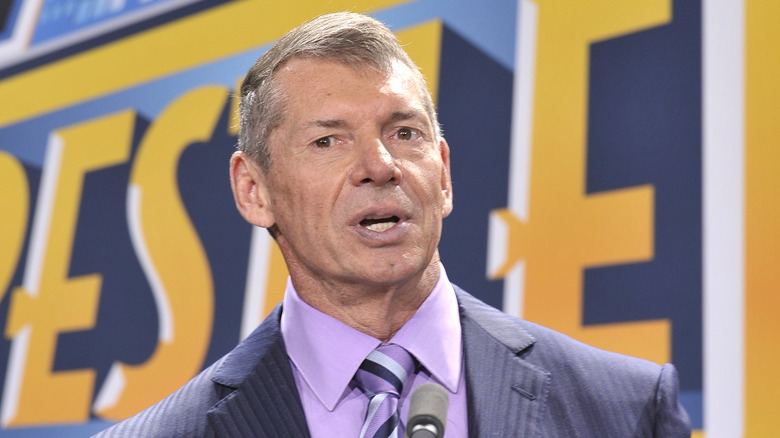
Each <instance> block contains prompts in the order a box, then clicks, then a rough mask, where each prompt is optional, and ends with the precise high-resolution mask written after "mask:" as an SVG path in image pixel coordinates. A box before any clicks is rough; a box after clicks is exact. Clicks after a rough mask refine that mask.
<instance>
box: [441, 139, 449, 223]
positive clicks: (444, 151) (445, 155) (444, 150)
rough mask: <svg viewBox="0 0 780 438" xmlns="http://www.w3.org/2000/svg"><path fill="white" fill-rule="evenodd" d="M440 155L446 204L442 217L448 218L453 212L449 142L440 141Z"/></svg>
mask: <svg viewBox="0 0 780 438" xmlns="http://www.w3.org/2000/svg"><path fill="white" fill-rule="evenodd" d="M439 153H440V154H441V160H442V162H443V166H442V168H441V195H442V198H443V199H444V203H443V204H442V207H441V213H442V215H441V216H442V217H447V216H449V215H450V213H451V212H452V178H451V177H450V146H449V145H448V144H447V140H445V139H443V138H442V139H441V140H439Z"/></svg>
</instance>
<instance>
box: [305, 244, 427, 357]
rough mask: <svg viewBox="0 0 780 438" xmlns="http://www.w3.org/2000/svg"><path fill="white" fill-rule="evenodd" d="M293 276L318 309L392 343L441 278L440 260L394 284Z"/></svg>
mask: <svg viewBox="0 0 780 438" xmlns="http://www.w3.org/2000/svg"><path fill="white" fill-rule="evenodd" d="M291 278H292V281H293V285H294V286H295V290H296V291H297V292H298V296H300V297H301V299H302V300H303V301H305V302H306V303H308V304H309V305H311V306H312V307H314V308H315V309H317V310H319V311H321V312H323V313H326V314H328V315H330V316H332V317H334V318H336V319H338V320H339V321H341V322H343V323H345V324H347V325H349V326H350V327H352V328H354V329H356V330H359V331H361V332H363V333H365V334H367V335H369V336H372V337H374V338H376V339H379V340H380V341H382V342H388V341H389V340H390V339H391V338H392V337H393V336H394V335H395V334H396V333H397V332H398V330H400V329H401V327H403V325H404V324H406V322H407V321H409V319H411V318H412V316H414V314H415V312H417V309H418V308H419V307H420V306H421V305H422V303H423V302H424V301H425V299H426V298H428V295H430V293H431V291H433V288H434V287H435V286H436V283H437V282H438V280H439V259H438V257H434V259H433V260H432V261H431V263H430V264H429V265H428V266H427V267H426V269H424V270H423V271H422V272H421V273H419V274H418V275H416V276H415V277H413V278H411V279H409V280H407V281H404V282H399V283H393V284H367V283H345V282H326V281H316V282H313V281H307V279H305V278H304V279H300V278H298V279H296V276H294V275H292V272H291Z"/></svg>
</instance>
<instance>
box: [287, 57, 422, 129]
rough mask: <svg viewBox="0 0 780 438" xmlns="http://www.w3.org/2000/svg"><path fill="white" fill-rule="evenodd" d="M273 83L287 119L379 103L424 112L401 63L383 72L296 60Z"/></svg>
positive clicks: (408, 71) (413, 80) (409, 72)
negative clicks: (407, 107) (281, 100)
mask: <svg viewBox="0 0 780 438" xmlns="http://www.w3.org/2000/svg"><path fill="white" fill-rule="evenodd" d="M275 81H276V82H277V86H278V89H279V91H280V92H281V95H282V96H283V102H284V107H285V112H286V113H287V115H289V116H295V115H296V114H295V113H298V112H300V111H304V112H307V111H327V110H333V109H335V108H334V107H332V106H331V105H335V104H337V103H341V104H342V105H351V104H353V105H356V106H359V107H366V108H368V107H370V106H371V105H372V104H377V103H378V102H379V101H382V100H384V101H387V103H389V102H391V101H395V103H397V104H399V105H400V104H404V105H410V106H414V107H418V108H420V109H422V108H423V103H422V94H421V90H420V86H419V84H418V82H417V80H416V76H415V75H414V73H413V71H412V70H411V69H410V67H408V66H407V65H405V64H403V63H402V62H400V61H395V62H393V63H392V64H391V66H390V68H388V69H387V71H386V72H383V71H380V70H378V69H377V68H375V67H373V66H370V65H346V64H344V63H341V62H337V61H332V60H324V59H311V58H296V59H291V60H289V61H287V62H286V63H285V64H284V65H283V66H282V67H281V68H280V69H279V70H278V71H277V72H276V74H275ZM297 115H299V116H300V115H301V114H297Z"/></svg>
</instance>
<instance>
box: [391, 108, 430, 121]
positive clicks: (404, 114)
mask: <svg viewBox="0 0 780 438" xmlns="http://www.w3.org/2000/svg"><path fill="white" fill-rule="evenodd" d="M424 114H425V113H423V112H422V111H420V110H416V109H411V110H409V111H394V112H393V113H392V114H390V117H389V121H391V122H397V121H400V120H410V119H414V118H418V117H420V118H422V117H423V115H424Z"/></svg>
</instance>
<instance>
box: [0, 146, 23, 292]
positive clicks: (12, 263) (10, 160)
mask: <svg viewBox="0 0 780 438" xmlns="http://www.w3.org/2000/svg"><path fill="white" fill-rule="evenodd" d="M0 187H2V190H3V194H2V196H0V215H2V216H0V242H3V244H2V245H0V301H2V300H3V294H4V293H5V290H6V288H7V287H8V284H9V283H10V281H11V277H13V275H14V270H15V269H16V265H17V262H18V261H19V252H20V251H21V250H22V244H23V243H24V233H25V231H26V230H27V215H28V211H29V209H30V193H29V192H28V189H27V187H28V186H27V175H25V173H24V168H23V167H22V165H21V164H19V161H17V160H16V158H14V157H13V155H11V154H9V153H7V152H4V151H0Z"/></svg>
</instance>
